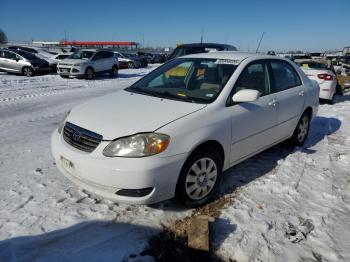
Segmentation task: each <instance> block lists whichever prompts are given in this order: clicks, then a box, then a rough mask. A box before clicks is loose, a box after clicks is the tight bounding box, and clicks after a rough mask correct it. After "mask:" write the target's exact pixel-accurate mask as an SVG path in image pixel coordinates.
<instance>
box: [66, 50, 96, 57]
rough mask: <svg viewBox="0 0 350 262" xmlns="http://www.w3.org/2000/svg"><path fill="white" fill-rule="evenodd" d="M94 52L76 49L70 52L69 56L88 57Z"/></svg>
mask: <svg viewBox="0 0 350 262" xmlns="http://www.w3.org/2000/svg"><path fill="white" fill-rule="evenodd" d="M94 53H95V52H93V51H82V50H78V51H76V52H75V53H74V54H72V55H71V56H70V57H69V58H71V59H90V58H91V57H92V55H93V54H94Z"/></svg>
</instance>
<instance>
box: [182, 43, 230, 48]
mask: <svg viewBox="0 0 350 262" xmlns="http://www.w3.org/2000/svg"><path fill="white" fill-rule="evenodd" d="M225 46H230V47H234V46H233V45H228V44H219V43H190V44H181V45H179V46H178V47H207V48H215V47H225Z"/></svg>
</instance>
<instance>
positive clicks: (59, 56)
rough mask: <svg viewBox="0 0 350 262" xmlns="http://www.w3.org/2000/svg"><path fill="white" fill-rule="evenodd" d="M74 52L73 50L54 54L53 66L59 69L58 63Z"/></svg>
mask: <svg viewBox="0 0 350 262" xmlns="http://www.w3.org/2000/svg"><path fill="white" fill-rule="evenodd" d="M71 55H72V53H71V52H66V53H61V54H56V55H53V56H52V61H53V62H52V64H51V66H53V67H54V69H55V70H56V69H57V64H58V63H59V62H61V61H62V60H64V59H66V58H68V57H69V56H71Z"/></svg>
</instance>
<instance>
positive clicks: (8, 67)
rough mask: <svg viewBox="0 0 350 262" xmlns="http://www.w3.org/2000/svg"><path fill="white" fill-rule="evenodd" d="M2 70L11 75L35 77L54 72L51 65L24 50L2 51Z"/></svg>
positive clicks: (0, 59)
mask: <svg viewBox="0 0 350 262" xmlns="http://www.w3.org/2000/svg"><path fill="white" fill-rule="evenodd" d="M0 69H1V70H3V71H6V72H10V73H19V74H22V75H25V76H33V75H35V74H41V73H45V72H50V71H52V68H51V67H50V66H49V63H48V62H47V61H45V60H43V59H40V58H39V57H37V56H35V55H34V54H32V53H29V52H26V51H23V50H8V49H0Z"/></svg>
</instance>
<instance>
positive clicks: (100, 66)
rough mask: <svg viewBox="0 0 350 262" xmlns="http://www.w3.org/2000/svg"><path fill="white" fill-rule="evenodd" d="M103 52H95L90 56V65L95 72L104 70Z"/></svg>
mask: <svg viewBox="0 0 350 262" xmlns="http://www.w3.org/2000/svg"><path fill="white" fill-rule="evenodd" d="M104 62H105V61H104V59H103V53H102V51H99V52H97V53H96V54H95V55H94V57H93V58H92V65H93V67H94V70H95V72H101V71H104V70H106V69H105V68H106V65H105V63H104Z"/></svg>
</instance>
